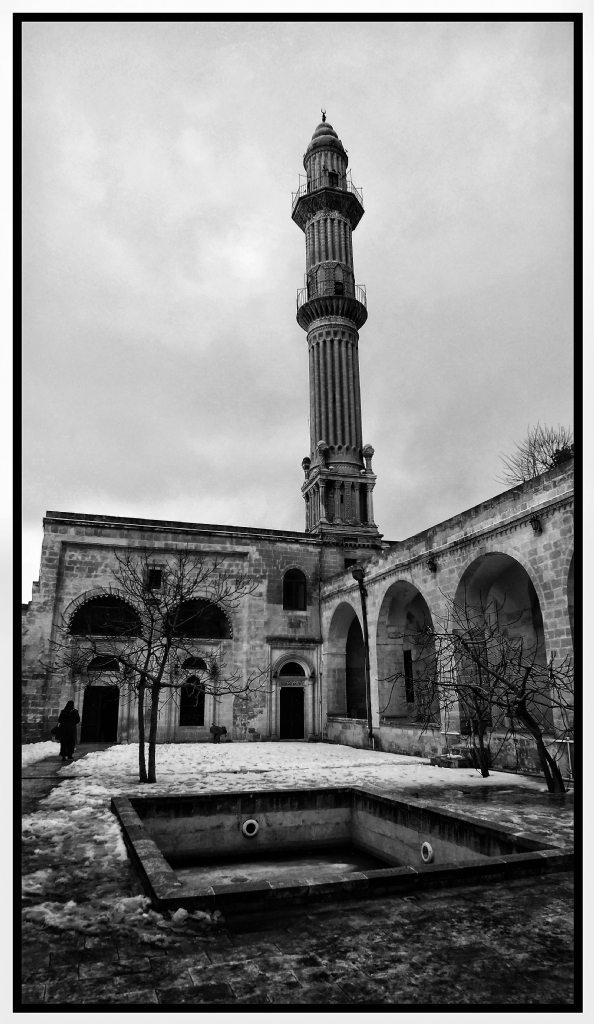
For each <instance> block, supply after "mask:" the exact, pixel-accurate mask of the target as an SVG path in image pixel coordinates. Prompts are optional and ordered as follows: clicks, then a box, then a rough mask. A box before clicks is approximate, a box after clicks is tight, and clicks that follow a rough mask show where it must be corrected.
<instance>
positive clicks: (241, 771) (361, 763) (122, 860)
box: [23, 742, 543, 945]
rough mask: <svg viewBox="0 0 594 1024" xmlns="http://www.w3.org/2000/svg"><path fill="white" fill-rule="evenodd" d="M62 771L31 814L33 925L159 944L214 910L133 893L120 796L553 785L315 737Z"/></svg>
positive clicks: (103, 755) (172, 747)
mask: <svg viewBox="0 0 594 1024" xmlns="http://www.w3.org/2000/svg"><path fill="white" fill-rule="evenodd" d="M29 746H30V747H31V748H45V751H46V753H45V756H47V752H49V753H50V755H51V754H55V753H56V750H57V748H56V745H55V744H53V743H49V744H43V743H36V744H30V745H29ZM48 748H49V751H48ZM31 752H32V751H31ZM39 753H41V750H39ZM35 759H37V758H35ZM27 763H31V759H29V760H28V761H27ZM62 773H63V774H64V775H68V776H74V777H70V778H64V779H63V781H62V782H61V783H60V784H59V785H57V786H56V787H55V788H54V789H53V790H52V791H51V793H50V794H49V795H48V796H47V797H45V798H44V799H42V800H41V801H40V804H39V809H38V810H37V812H36V813H34V814H29V815H26V816H25V817H24V819H23V842H24V846H25V853H26V855H25V864H26V867H25V868H24V869H23V874H24V877H23V889H24V896H25V901H26V903H27V904H28V905H27V907H26V909H25V926H26V928H28V929H38V928H44V927H50V928H52V929H58V930H68V931H79V932H84V933H85V934H91V935H97V934H105V933H106V932H107V933H109V934H114V930H115V931H116V932H119V933H120V934H128V933H130V934H131V933H134V934H136V935H138V934H140V935H141V939H142V941H143V942H146V943H148V944H155V945H163V944H166V943H167V942H170V941H173V940H174V939H175V935H176V934H177V933H178V932H180V931H182V932H183V930H184V928H187V927H192V928H194V930H195V929H199V930H200V929H202V930H204V929H208V928H210V927H213V926H214V920H211V918H210V917H209V915H200V914H198V915H196V914H194V915H190V916H189V917H188V918H187V919H184V921H181V920H176V921H173V920H172V921H167V920H165V919H164V918H163V917H162V915H160V914H156V913H155V911H153V910H149V909H148V906H149V905H148V902H147V900H146V899H145V897H144V896H143V895H137V896H135V897H134V898H132V897H131V896H130V893H131V892H138V888H139V887H138V883H137V882H136V883H134V882H133V881H132V879H133V875H132V874H131V869H130V867H129V862H128V858H127V854H126V848H125V846H124V842H123V839H122V834H121V830H120V827H119V824H118V822H117V819H116V818H115V816H114V815H113V814H112V812H111V810H110V800H111V797H112V796H116V795H120V794H128V795H137V796H138V795H141V794H142V795H148V794H150V795H151V796H152V795H157V794H165V793H195V792H224V791H226V792H228V791H231V790H234V791H246V790H247V791H253V790H254V789H256V788H257V789H267V790H270V789H291V788H297V787H299V788H311V787H319V786H337V785H340V786H348V785H357V784H359V785H361V784H367V785H373V786H375V787H380V788H381V789H383V790H384V791H386V792H398V791H407V790H408V791H409V792H414V793H415V795H420V796H423V795H424V793H423V792H421V791H423V790H425V789H427V795H428V797H431V799H435V798H436V797H437V798H438V799H440V800H441V799H443V802H444V805H446V804H447V802H448V797H451V796H452V794H454V795H455V794H459V796H464V794H465V793H470V792H472V791H475V792H477V795H478V794H479V793H480V791H483V792H484V791H486V790H487V789H497V788H498V787H499V788H501V787H502V786H505V788H506V789H507V790H508V792H509V791H514V790H516V791H517V792H518V793H521V792H522V791H523V792H527V791H528V792H529V791H533V792H534V793H541V792H542V791H543V783H542V781H540V780H536V779H526V778H525V777H521V776H514V775H508V774H502V773H499V772H496V773H493V774H492V775H491V776H490V777H489V778H488V779H483V778H481V776H480V774H479V773H478V772H476V771H473V770H471V769H467V770H462V769H458V770H448V769H443V768H436V767H433V766H431V765H429V764H428V763H427V761H426V760H424V759H422V758H415V757H408V756H404V755H398V754H385V753H381V752H374V751H368V750H359V749H356V748H353V747H345V746H334V745H330V744H321V743H320V744H311V743H310V744H308V743H305V742H292V743H265V742H255V743H242V744H239V743H233V744H221V745H216V746H215V745H214V744H205V743H196V744H173V743H171V744H159V745H158V747H157V783H156V784H154V785H150V786H147V785H140V783H139V782H138V745H137V744H125V745H124V744H122V745H117V746H113V747H110V748H108V749H107V750H101V751H94V752H91V753H88V754H87V755H86V756H85V757H83V758H81V759H80V761H78V762H76V761H75V762H74V763H70V764H69V765H67V766H65V767H64V769H60V770H59V771H58V774H57V776H56V778H57V780H59V778H60V775H61V774H62ZM134 885H136V888H134ZM73 893H74V894H76V900H73V899H72V896H73Z"/></svg>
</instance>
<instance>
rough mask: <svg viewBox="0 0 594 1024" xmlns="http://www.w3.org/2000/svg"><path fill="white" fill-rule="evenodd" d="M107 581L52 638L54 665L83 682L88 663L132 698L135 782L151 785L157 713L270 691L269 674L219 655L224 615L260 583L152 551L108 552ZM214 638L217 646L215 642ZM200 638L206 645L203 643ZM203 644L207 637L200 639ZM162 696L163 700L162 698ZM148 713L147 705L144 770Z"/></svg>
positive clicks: (214, 562) (182, 554)
mask: <svg viewBox="0 0 594 1024" xmlns="http://www.w3.org/2000/svg"><path fill="white" fill-rule="evenodd" d="M114 558H115V566H114V569H113V571H112V576H113V582H112V583H110V585H109V586H107V587H104V588H101V589H100V591H97V592H95V593H94V594H93V597H92V598H91V599H90V600H89V601H87V602H85V603H84V604H82V605H81V607H80V608H79V609H78V610H77V612H76V613H75V614H74V616H72V617H71V618H70V620H69V621H66V620H65V619H63V620H62V622H61V623H60V626H59V628H58V632H57V636H56V638H55V639H54V640H53V641H52V643H51V650H52V667H53V668H60V667H62V668H66V669H68V670H69V671H70V672H72V673H73V675H74V677H75V679H76V680H77V681H79V682H80V683H82V685H89V681H90V680H89V674H90V673H89V671H88V669H89V666H90V665H91V666H92V667H93V668H95V669H98V670H99V671H101V678H102V681H103V680H105V681H108V682H109V683H110V684H111V685H117V686H118V687H120V690H121V693H122V695H123V696H124V697H127V699H128V700H130V701H136V704H137V713H138V738H139V778H140V782H155V781H156V768H155V748H156V738H157V723H158V717H159V714H160V711H161V710H162V708H163V707H164V706H165V705H166V704H167V703H168V702H169V701H174V702H175V703H177V702H179V700H180V695H181V693H182V691H183V695H184V698H185V699H186V700H188V698H189V700H190V703H192V702H193V703H194V704H195V705H196V706H198V705H200V704H202V706H203V703H204V697H205V696H206V695H207V694H210V695H212V697H213V699H214V700H215V702H216V701H219V700H220V698H221V697H222V696H223V695H225V694H237V695H248V694H250V693H253V692H254V691H257V690H263V689H267V687H268V682H267V672H266V670H265V669H263V670H258V669H256V670H254V671H252V672H250V673H249V674H248V675H246V676H244V674H243V673H242V672H240V671H239V670H231V671H228V669H227V665H226V663H225V662H224V661H223V659H222V651H223V647H224V638H225V635H226V634H227V635H229V634H228V626H227V623H228V619H227V615H228V613H229V612H230V611H232V610H233V609H235V608H236V607H237V606H238V604H239V602H240V601H241V600H242V599H243V598H245V597H247V596H248V595H249V594H252V593H253V592H254V591H255V590H256V588H257V586H258V581H257V580H254V579H253V578H250V577H249V576H248V575H247V574H246V573H236V572H229V571H226V570H225V565H224V563H225V558H224V557H223V558H221V557H212V558H209V557H208V556H202V555H200V556H198V555H193V554H191V553H188V552H186V551H178V552H172V553H171V554H168V555H167V556H166V557H164V558H163V560H162V561H161V562H159V563H158V564H157V563H156V560H155V557H154V552H151V551H150V550H144V549H137V548H126V549H124V550H123V551H119V550H116V551H115V552H114ZM217 639H218V643H217V644H216V646H215V647H214V649H213V644H212V641H213V640H217ZM201 641H202V642H201ZM204 641H207V643H206V644H205V643H204ZM163 698H165V699H163ZM145 710H149V714H150V717H149V735H148V771H147V766H146V757H145Z"/></svg>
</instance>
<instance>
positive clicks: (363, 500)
mask: <svg viewBox="0 0 594 1024" xmlns="http://www.w3.org/2000/svg"><path fill="white" fill-rule="evenodd" d="M359 512H360V520H361V523H362V524H363V525H365V524H366V523H367V487H366V486H365V484H361V485H360V487H359Z"/></svg>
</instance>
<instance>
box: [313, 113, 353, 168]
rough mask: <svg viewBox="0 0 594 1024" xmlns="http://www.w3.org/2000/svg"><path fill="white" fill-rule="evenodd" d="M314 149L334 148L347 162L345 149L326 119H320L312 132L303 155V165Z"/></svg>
mask: <svg viewBox="0 0 594 1024" xmlns="http://www.w3.org/2000/svg"><path fill="white" fill-rule="evenodd" d="M316 149H336V150H337V151H338V152H339V153H340V154H341V156H343V157H344V159H345V161H346V162H347V164H348V157H347V155H346V150H345V148H344V146H343V144H342V142H341V141H340V139H339V138H338V135H337V134H336V132H335V131H334V128H333V127H332V125H331V124H329V123H328V121H322V122H321V123H320V124H319V125H318V127H317V128H316V130H315V132H314V133H313V135H312V137H311V142H310V144H309V146H308V147H307V149H306V150H305V153H304V155H303V165H304V166H306V163H307V160H308V159H309V157H310V156H311V154H312V153H313V152H315V150H316Z"/></svg>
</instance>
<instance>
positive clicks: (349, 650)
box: [324, 601, 367, 718]
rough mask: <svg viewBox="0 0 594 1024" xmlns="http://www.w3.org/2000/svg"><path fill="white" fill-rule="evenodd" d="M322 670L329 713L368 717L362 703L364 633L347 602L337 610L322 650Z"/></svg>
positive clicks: (365, 706)
mask: <svg viewBox="0 0 594 1024" xmlns="http://www.w3.org/2000/svg"><path fill="white" fill-rule="evenodd" d="M324 669H325V676H326V693H327V701H328V714H329V715H330V716H333V715H334V716H337V715H338V716H345V715H347V714H348V715H351V716H352V717H355V718H359V717H361V715H360V712H359V709H360V708H363V715H362V717H363V718H365V717H366V715H367V705H366V701H365V647H364V644H363V631H362V629H361V624H360V622H359V619H358V617H357V613H356V611H355V609H354V608H353V606H352V605H350V604H347V603H346V601H345V602H343V603H342V604H339V605H338V607H337V608H336V610H335V612H334V615H333V616H332V621H331V623H330V628H329V630H328V641H327V645H326V649H325V651H324Z"/></svg>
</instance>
